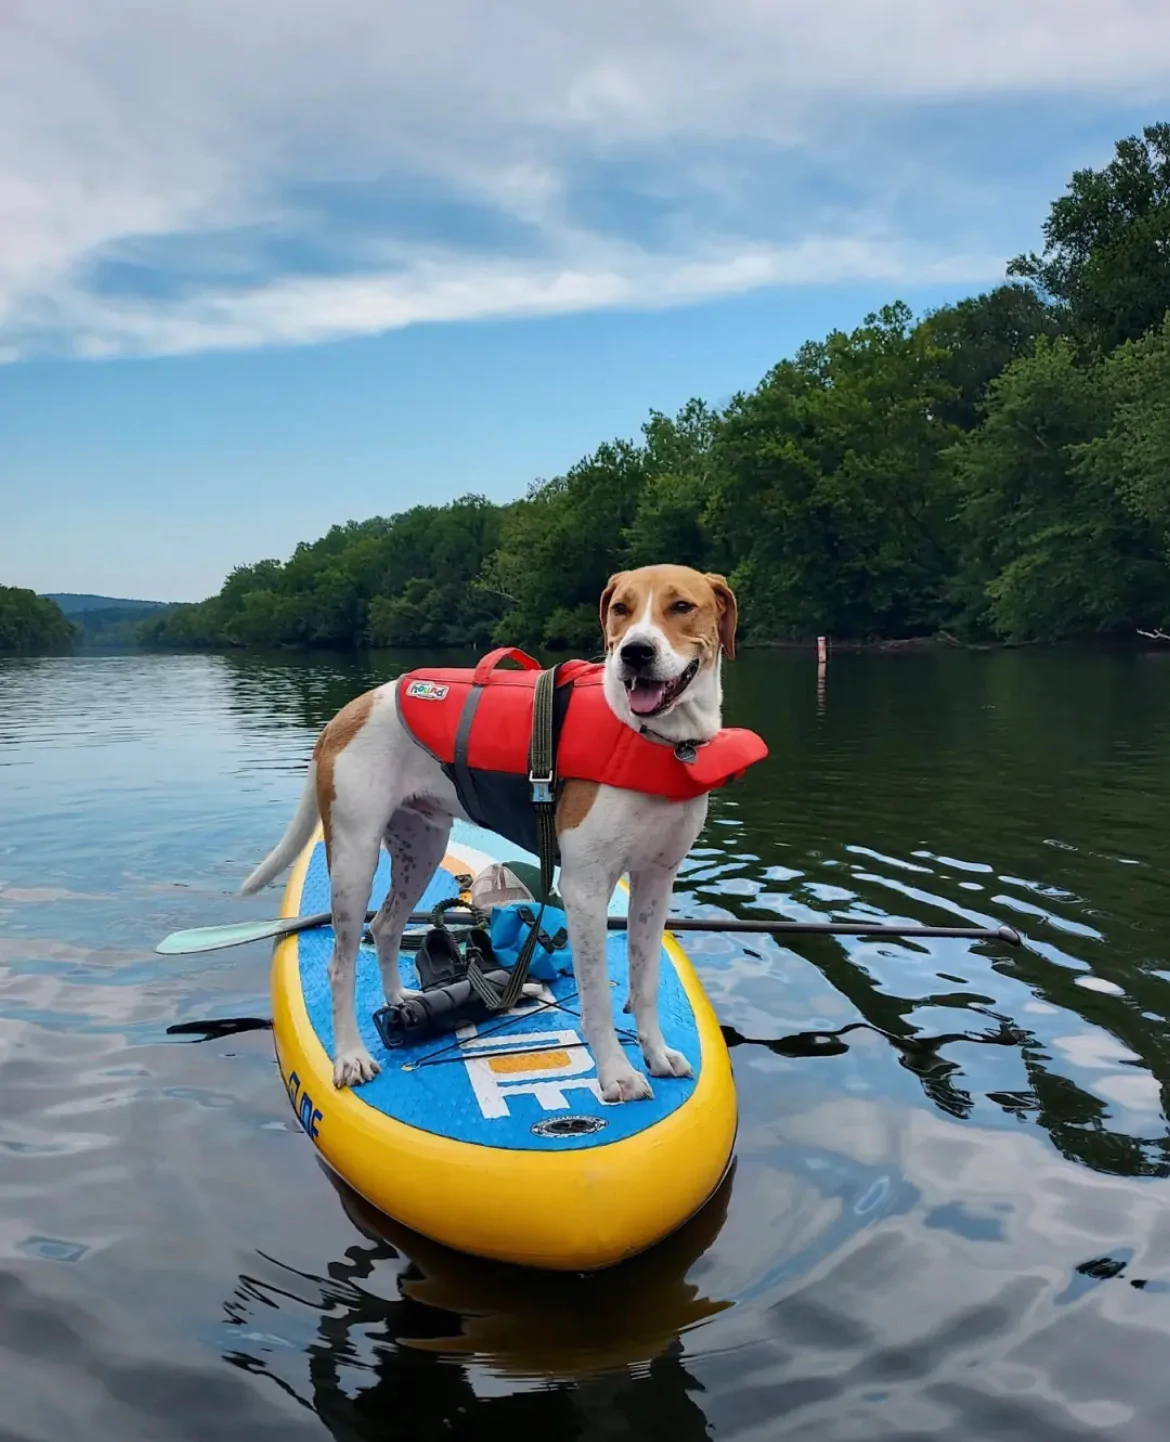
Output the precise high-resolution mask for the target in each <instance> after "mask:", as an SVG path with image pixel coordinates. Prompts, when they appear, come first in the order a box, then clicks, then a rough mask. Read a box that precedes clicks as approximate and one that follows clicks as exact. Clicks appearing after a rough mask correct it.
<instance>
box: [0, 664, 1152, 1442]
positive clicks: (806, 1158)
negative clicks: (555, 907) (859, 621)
mask: <svg viewBox="0 0 1170 1442" xmlns="http://www.w3.org/2000/svg"><path fill="white" fill-rule="evenodd" d="M466 659H471V658H470V657H468V658H466ZM416 661H417V658H416V657H414V656H406V655H397V656H395V655H381V656H377V657H372V658H368V659H367V660H365V661H360V662H358V661H354V662H350V661H339V660H332V661H328V660H327V661H322V660H321V659H319V658H309V659H306V658H298V659H290V658H287V657H271V658H263V657H262V658H256V657H240V656H228V657H219V656H195V657H134V656H118V657H97V656H88V657H81V658H49V659H44V660H35V659H34V660H19V661H15V662H4V663H0V822H2V823H3V824H2V825H0V1379H3V1383H4V1386H3V1395H4V1413H3V1424H2V1428H0V1430H2V1429H3V1428H8V1429H10V1431H11V1435H14V1436H17V1437H22V1438H23V1437H27V1438H34V1437H35V1438H40V1437H49V1436H52V1437H61V1436H84V1437H86V1438H91V1437H92V1438H105V1437H110V1438H114V1437H117V1438H119V1439H123V1438H134V1437H138V1436H142V1437H149V1438H151V1439H154V1442H161V1439H167V1438H171V1437H187V1436H190V1437H200V1438H202V1437H207V1436H211V1435H215V1436H235V1435H239V1436H244V1435H247V1436H248V1437H249V1438H253V1437H257V1436H259V1437H265V1436H269V1435H271V1436H273V1437H275V1436H277V1435H279V1436H281V1437H282V1438H288V1437H299V1436H302V1435H303V1436H306V1437H307V1436H318V1437H320V1436H329V1435H332V1436H334V1437H336V1438H339V1439H340V1438H345V1439H351V1438H354V1439H356V1438H375V1437H386V1438H403V1439H406V1438H419V1439H429V1438H431V1437H435V1438H437V1437H440V1436H442V1437H456V1438H475V1439H478V1438H488V1437H494V1436H497V1435H499V1433H500V1429H501V1427H506V1426H515V1425H516V1424H517V1423H519V1422H521V1421H525V1422H531V1423H533V1424H535V1425H536V1426H538V1427H539V1429H540V1431H541V1432H542V1434H543V1435H545V1436H548V1437H552V1438H557V1439H559V1438H578V1437H581V1438H586V1437H588V1438H594V1437H597V1438H601V1437H605V1438H626V1437H629V1438H635V1437H637V1438H647V1439H651V1442H656V1439H663V1442H666V1439H670V1442H689V1439H692V1438H705V1437H708V1436H711V1437H714V1436H718V1437H721V1438H722V1437H728V1436H734V1437H743V1438H755V1437H759V1438H773V1437H780V1436H783V1437H785V1438H788V1437H793V1438H804V1437H808V1438H814V1437H815V1438H817V1439H838V1438H840V1439H846V1438H854V1437H856V1438H864V1439H867V1442H868V1439H873V1438H875V1437H890V1438H893V1437H898V1438H902V1437H910V1436H923V1437H926V1436H931V1437H933V1436H938V1435H941V1434H942V1433H943V1432H946V1433H947V1434H948V1435H951V1434H953V1435H954V1436H955V1437H957V1438H959V1439H964V1438H970V1439H972V1442H975V1439H984V1438H987V1437H990V1436H995V1437H997V1438H998V1437H1000V1436H1001V1435H1002V1436H1004V1437H1017V1436H1018V1437H1020V1438H1024V1437H1028V1438H1050V1437H1051V1438H1063V1437H1082V1436H1088V1435H1090V1434H1094V1435H1097V1434H1099V1433H1102V1432H1104V1433H1105V1434H1106V1435H1109V1436H1114V1437H1122V1438H1125V1439H1127V1442H1128V1439H1131V1438H1132V1439H1135V1442H1138V1439H1141V1442H1144V1439H1146V1438H1151V1439H1152V1438H1154V1437H1156V1436H1159V1435H1163V1434H1164V1432H1165V1430H1166V1427H1167V1425H1168V1424H1170V1413H1168V1410H1167V1408H1168V1405H1170V1402H1168V1400H1167V1399H1168V1398H1170V1393H1168V1392H1167V1389H1166V1388H1165V1387H1164V1386H1162V1384H1161V1381H1160V1376H1161V1360H1160V1359H1161V1357H1162V1355H1163V1354H1164V1352H1165V1348H1166V1345H1167V1341H1168V1339H1170V1207H1167V1206H1166V1205H1165V1199H1166V1196H1167V1193H1166V1190H1165V1187H1166V1178H1167V1175H1168V1172H1170V1148H1168V1136H1167V1125H1166V1098H1165V1091H1164V1088H1165V1084H1166V1081H1167V1079H1168V1077H1170V1057H1168V1055H1167V1042H1168V1034H1170V1033H1168V1027H1167V1015H1168V1013H1167V1000H1168V998H1170V946H1168V944H1167V939H1166V935H1167V934H1166V926H1167V919H1168V916H1170V906H1168V901H1170V896H1168V893H1167V866H1166V855H1165V852H1166V846H1167V843H1166V839H1165V838H1166V837H1167V836H1170V786H1168V785H1167V783H1168V781H1170V774H1168V772H1170V655H1159V654H1156V653H1153V654H1147V655H1126V656H1116V655H1113V656H1109V655H1102V654H1086V653H1083V652H1082V653H1055V652H1054V653H1041V652H1037V653H1023V652H1021V653H1014V654H1005V655H980V656H967V655H962V654H953V653H949V652H948V653H943V654H939V655H906V656H902V655H899V656H883V657H873V656H848V655H840V656H835V657H834V658H833V659H832V661H831V662H830V664H829V667H828V671H827V674H826V676H825V677H824V684H823V686H818V678H817V674H816V664H815V658H813V657H812V656H807V657H805V656H793V655H778V656H770V655H761V654H752V653H749V654H747V655H746V656H743V657H741V659H740V660H739V661H737V662H736V663H735V665H733V666H730V667H729V668H728V671H727V707H728V714H729V717H730V719H732V720H734V721H736V722H739V723H742V724H747V725H752V726H755V727H756V728H757V729H758V730H760V731H761V732H762V733H763V734H764V735H765V737H766V738H767V740H768V742H769V746H770V748H771V752H772V756H771V759H770V761H769V762H768V763H767V764H766V766H764V767H760V768H756V774H755V775H752V776H750V777H749V778H748V779H747V781H746V782H745V784H743V785H742V786H740V787H738V788H736V789H735V790H733V791H730V792H728V793H727V794H726V795H722V796H719V797H717V798H716V799H715V801H714V803H713V806H712V813H711V823H710V825H709V826H708V828H707V830H706V832H705V834H704V836H703V837H702V838H701V841H700V844H699V845H698V846H697V847H696V848H695V851H694V853H693V854H692V856H691V857H690V858H689V860H688V863H687V865H686V868H685V871H684V874H683V876H682V877H681V878H680V883H679V887H678V895H677V903H676V904H677V907H678V909H679V910H683V911H687V912H690V913H693V914H703V913H708V914H719V913H720V912H723V913H732V914H735V915H741V916H759V915H766V914H767V913H768V912H777V913H782V914H783V915H784V916H786V917H796V918H801V917H807V918H820V919H823V918H825V917H826V916H828V915H833V916H836V917H851V918H857V919H866V920H870V919H874V918H878V919H881V918H888V917H896V918H898V919H900V920H906V921H908V920H914V921H919V922H936V923H943V924H956V923H958V924H968V925H979V924H988V923H991V922H996V921H1008V922H1010V923H1011V924H1012V925H1014V926H1015V927H1016V928H1017V929H1018V930H1019V931H1020V933H1021V936H1022V937H1023V940H1024V945H1023V947H1022V948H1020V949H1018V950H1013V949H1009V948H1007V947H1004V946H1002V945H1000V944H998V943H979V944H971V943H968V942H964V941H960V940H953V939H951V940H948V939H931V940H921V941H918V940H915V941H910V940H906V941H892V940H885V939H881V940H875V939H872V938H871V939H859V938H836V937H808V938H800V939H793V940H792V941H791V942H790V943H789V944H787V945H784V946H781V945H778V944H776V943H775V942H773V941H771V940H768V939H766V938H760V939H759V940H758V941H757V940H754V939H752V938H738V937H737V938H729V937H721V936H719V935H718V934H713V935H696V936H695V937H693V938H690V939H689V943H688V949H689V950H690V951H691V952H692V954H693V955H694V957H695V960H696V963H697V965H698V966H699V969H700V971H701V974H702V977H703V980H704V984H705V985H706V987H707V990H708V993H709V995H710V996H711V999H712V1001H713V1002H714V1004H715V1006H716V1009H717V1011H718V1013H719V1015H720V1019H721V1021H722V1022H723V1025H724V1029H725V1035H726V1036H727V1038H728V1041H729V1042H730V1043H731V1045H732V1048H733V1050H732V1056H733V1060H734V1063H735V1070H736V1077H737V1083H738V1087H739V1091H740V1100H741V1131H740V1137H739V1141H738V1147H737V1151H738V1165H737V1168H736V1171H735V1173H734V1175H733V1177H732V1178H730V1179H729V1181H728V1183H727V1184H726V1185H725V1187H724V1189H723V1191H722V1192H721V1194H720V1195H719V1197H717V1198H716V1199H715V1200H714V1201H713V1203H712V1205H711V1206H710V1207H709V1208H707V1209H706V1210H705V1211H704V1212H703V1213H702V1214H700V1216H699V1217H697V1218H696V1219H695V1220H694V1221H693V1222H692V1224H691V1225H690V1226H689V1227H688V1228H687V1229H685V1230H684V1231H683V1232H682V1233H680V1234H679V1235H678V1236H677V1237H675V1238H673V1239H671V1240H670V1242H668V1243H667V1244H666V1245H664V1246H663V1247H662V1248H660V1249H658V1250H657V1251H655V1252H654V1253H651V1254H650V1255H648V1256H646V1257H642V1258H638V1259H635V1261H633V1262H632V1263H629V1264H627V1265H626V1266H625V1267H622V1268H619V1269H617V1270H615V1271H614V1272H613V1273H610V1274H606V1275H605V1276H601V1277H593V1278H576V1279H566V1278H551V1277H549V1278H545V1277H532V1276H529V1275H525V1274H523V1273H519V1272H516V1271H515V1270H513V1269H509V1268H503V1267H496V1266H492V1265H489V1264H485V1263H479V1262H473V1261H471V1260H469V1259H467V1258H462V1257H459V1256H457V1255H455V1254H452V1253H449V1252H446V1251H445V1250H444V1249H442V1248H439V1247H436V1246H435V1245H434V1244H431V1243H429V1242H427V1241H425V1240H424V1239H422V1238H419V1237H416V1236H414V1235H412V1234H410V1233H407V1232H405V1231H403V1230H402V1229H400V1228H398V1227H396V1226H395V1224H394V1223H392V1222H390V1221H389V1220H388V1219H386V1218H381V1217H378V1216H376V1215H375V1214H372V1213H371V1212H370V1210H369V1209H368V1208H367V1207H366V1206H365V1205H364V1204H363V1203H361V1202H360V1201H359V1200H357V1199H355V1198H354V1197H353V1196H352V1195H351V1194H349V1193H348V1191H347V1189H345V1188H344V1187H343V1186H342V1185H341V1184H339V1183H331V1180H330V1179H329V1177H328V1176H327V1175H326V1174H325V1173H323V1171H322V1169H321V1168H320V1166H319V1165H318V1164H317V1162H316V1160H315V1156H314V1154H313V1153H312V1151H311V1148H309V1146H308V1145H307V1143H306V1142H305V1139H304V1137H303V1136H302V1135H301V1134H300V1133H299V1131H298V1130H297V1128H296V1126H295V1123H294V1122H293V1120H292V1118H291V1115H290V1114H289V1112H288V1107H287V1102H286V1100H285V1098H284V1094H283V1091H282V1090H281V1088H280V1085H279V1078H278V1075H277V1073H276V1069H275V1065H274V1062H273V1059H272V1053H271V1038H270V1036H269V1035H268V1034H267V1033H266V1032H264V1031H262V1030H251V1031H233V1030H232V1029H231V1028H230V1027H226V1026H224V1027H220V1028H217V1029H213V1030H212V1031H211V1032H210V1034H209V1033H208V1032H207V1031H206V1030H205V1031H203V1032H202V1033H198V1034H193V1033H180V1034H177V1035H174V1034H172V1035H168V1032H167V1027H168V1026H170V1025H172V1024H174V1023H176V1022H180V1023H181V1022H190V1021H194V1020H196V1019H200V1018H206V1017H217V1018H222V1019H227V1018H231V1017H236V1016H241V1015H245V1016H263V1015H264V1014H265V1013H266V1012H267V1010H268V1000H267V963H268V950H267V948H266V947H265V946H264V945H262V944H261V945H258V946H255V947H245V948H240V949H238V950H233V951H227V952H223V953H213V954H210V955H207V956H203V957H186V958H165V959H164V958H160V957H158V956H156V955H155V954H154V953H153V952H152V950H151V948H152V946H153V943H154V941H155V940H157V938H158V937H159V936H161V935H162V934H164V933H165V932H167V931H170V930H174V929H176V928H177V927H180V926H191V925H199V924H213V923H216V922H220V921H228V920H235V919H239V918H241V917H244V916H254V917H261V916H265V915H268V914H270V913H271V912H272V911H273V909H274V906H275V904H276V901H277V898H278V891H277V890H276V889H272V890H270V891H269V892H267V893H265V894H264V895H263V896H260V897H255V898H249V899H247V900H246V901H245V900H240V899H238V898H237V897H236V896H235V894H234V893H235V890H236V888H237V887H238V885H239V882H240V880H241V878H242V877H243V876H244V875H245V874H246V872H247V871H248V870H249V869H250V868H251V866H252V865H253V864H254V863H255V861H256V860H257V859H258V858H259V857H260V856H261V855H262V854H263V853H264V852H265V851H266V850H267V849H268V847H269V846H270V845H271V844H272V842H273V841H274V840H275V839H276V837H277V836H278V835H279V833H280V831H281V830H282V829H283V827H284V825H285V822H286V821H287V818H288V815H289V814H290V810H291V807H292V805H293V803H294V802H295V798H296V795H297V793H298V791H299V788H300V783H301V775H302V772H303V767H304V763H305V761H306V759H307V757H308V754H309V752H310V750H311V747H312V743H313V737H314V734H315V731H316V729H317V728H318V727H319V726H320V725H321V724H322V723H323V722H324V721H325V720H326V719H327V718H328V717H329V716H330V715H331V714H332V713H333V711H335V710H336V709H337V708H338V707H339V706H340V705H341V704H343V703H344V702H345V701H346V700H348V699H349V697H350V696H352V695H353V694H355V692H357V691H358V690H360V689H362V688H363V687H365V686H367V685H369V684H373V683H376V682H378V681H381V680H384V679H386V677H388V676H390V675H393V674H396V673H397V672H398V671H400V670H402V669H404V668H405V667H406V666H408V665H410V664H415V663H416ZM745 942H746V944H744V943H745ZM193 1043H198V1044H193ZM646 1184H647V1185H654V1184H655V1178H653V1177H650V1176H648V1177H647V1180H646ZM614 1204H615V1205H620V1198H615V1202H614Z"/></svg>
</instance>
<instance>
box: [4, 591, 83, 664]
mask: <svg viewBox="0 0 1170 1442" xmlns="http://www.w3.org/2000/svg"><path fill="white" fill-rule="evenodd" d="M76 635H77V628H76V627H75V626H74V625H73V623H72V622H71V621H70V620H69V619H68V617H66V616H65V614H64V613H63V612H62V610H61V608H60V606H58V605H57V603H56V602H55V601H49V600H47V599H46V598H45V597H44V596H38V595H37V593H36V592H35V591H29V590H26V589H25V588H24V587H23V586H0V655H3V654H4V653H10V654H11V653H14V652H15V653H17V654H20V653H22V652H30V651H56V650H61V649H65V648H68V646H69V645H70V644H71V643H72V642H73V640H74V639H75V637H76Z"/></svg>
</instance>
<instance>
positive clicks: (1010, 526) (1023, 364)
mask: <svg viewBox="0 0 1170 1442" xmlns="http://www.w3.org/2000/svg"><path fill="white" fill-rule="evenodd" d="M1113 411H1114V403H1113V401H1112V399H1111V397H1110V395H1109V391H1108V387H1107V386H1106V384H1105V378H1104V376H1103V374H1102V372H1101V368H1100V367H1085V366H1083V365H1080V364H1079V363H1078V360H1077V356H1076V353H1075V350H1074V348H1073V345H1072V344H1071V343H1070V342H1069V341H1067V340H1063V339H1062V340H1056V341H1042V342H1040V343H1039V344H1038V346H1037V349H1036V352H1035V354H1034V355H1032V356H1029V357H1026V358H1025V359H1023V360H1020V361H1017V362H1016V363H1015V364H1014V365H1011V366H1009V367H1008V369H1007V370H1006V371H1005V372H1004V374H1003V375H1002V376H1001V377H999V378H998V379H997V380H996V381H994V382H993V384H992V386H991V392H990V396H989V401H988V407H987V414H986V417H985V419H984V422H983V424H982V425H981V426H980V427H979V429H978V430H976V431H974V432H972V433H971V434H970V435H969V436H967V437H966V439H965V440H964V441H963V442H962V443H961V445H960V446H958V447H957V448H956V451H955V455H954V458H955V465H956V478H957V482H958V485H959V489H960V497H961V499H960V502H959V511H960V514H961V516H962V519H963V523H964V530H965V545H964V549H963V565H962V569H961V577H962V581H961V591H962V594H961V595H960V596H959V597H957V601H958V604H959V606H960V608H961V623H962V625H963V626H964V627H965V629H967V630H968V631H971V632H978V631H981V630H988V631H990V632H991V633H992V634H994V635H997V636H1001V637H1004V638H1007V639H1010V640H1014V641H1034V640H1057V639H1061V638H1064V637H1068V636H1074V635H1078V634H1081V635H1083V634H1096V633H1102V632H1109V631H1115V630H1119V629H1126V628H1128V627H1130V626H1131V625H1132V624H1133V620H1134V617H1135V616H1137V615H1140V614H1141V613H1142V611H1143V609H1144V607H1145V604H1146V596H1147V593H1148V591H1149V588H1150V586H1151V584H1156V581H1157V572H1158V569H1159V568H1158V565H1157V557H1156V555H1155V554H1153V552H1152V551H1151V548H1150V546H1149V544H1148V540H1147V538H1146V537H1145V536H1143V534H1142V532H1141V529H1140V528H1138V527H1135V525H1134V524H1133V517H1132V514H1131V512H1130V510H1129V509H1128V508H1127V507H1126V505H1125V504H1124V503H1123V500H1122V497H1121V493H1120V491H1119V489H1118V487H1117V484H1116V480H1115V477H1114V476H1113V475H1112V474H1111V473H1110V471H1109V468H1108V467H1106V466H1103V465H1102V464H1100V460H1101V457H1100V455H1099V454H1098V463H1097V464H1086V463H1085V460H1084V456H1085V447H1086V446H1088V445H1089V444H1090V443H1091V442H1093V441H1094V440H1095V439H1096V438H1097V437H1100V436H1102V435H1105V434H1107V433H1108V432H1109V428H1110V425H1111V423H1112V420H1113ZM957 589H959V588H957Z"/></svg>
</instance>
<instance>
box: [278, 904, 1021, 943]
mask: <svg viewBox="0 0 1170 1442" xmlns="http://www.w3.org/2000/svg"><path fill="white" fill-rule="evenodd" d="M376 915H377V913H376V912H374V911H367V912H366V920H367V921H372V920H373V919H374V917H375V916H376ZM446 919H447V920H448V921H451V922H453V923H455V924H456V925H458V924H460V923H461V922H463V923H467V922H470V921H471V919H472V918H471V914H470V913H469V912H462V913H460V912H457V911H454V910H452V911H449V912H447V914H446ZM332 920H333V918H332V916H331V915H330V913H329V912H327V911H321V912H317V913H316V914H315V915H313V916H299V917H296V918H291V917H290V918H289V921H290V925H289V926H288V927H287V928H286V929H284V930H283V934H284V935H285V936H291V935H293V934H294V933H295V932H298V931H311V930H312V929H313V928H314V927H317V926H328V925H330V923H331V922H332ZM430 920H431V913H430V912H429V911H416V912H413V913H412V914H411V916H410V918H409V922H408V924H411V925H423V924H425V923H427V922H429V921H430ZM606 926H607V927H608V929H609V930H610V931H625V930H626V929H627V928H628V926H629V918H628V917H626V916H607V917H606ZM665 930H667V931H708V932H716V931H729V932H739V933H742V934H748V935H753V936H950V937H958V938H962V939H963V940H966V941H1005V942H1007V944H1008V945H1009V946H1019V945H1020V936H1019V933H1018V932H1017V931H1015V930H1014V929H1013V928H1012V927H1010V926H891V925H889V924H888V923H886V922H881V921H764V920H763V919H761V920H759V921H755V920H751V919H747V920H745V919H742V918H740V917H719V916H714V917H711V918H710V920H708V919H706V918H704V917H698V916H668V917H667V918H666V927H665Z"/></svg>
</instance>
